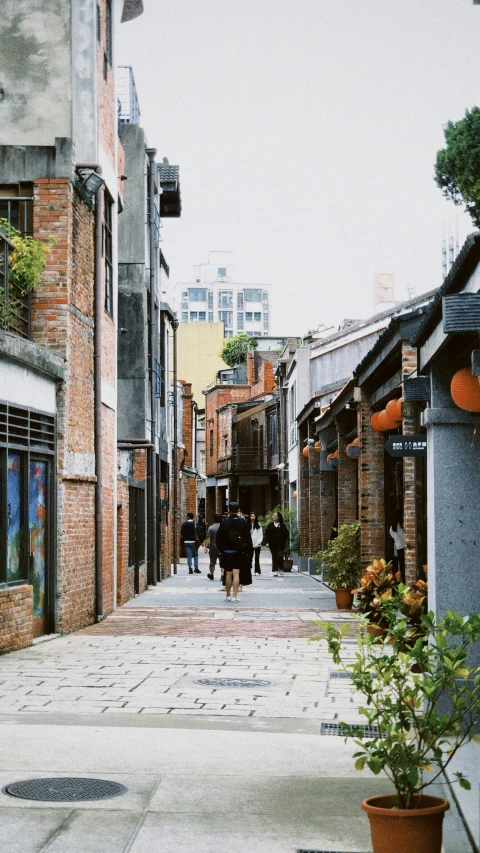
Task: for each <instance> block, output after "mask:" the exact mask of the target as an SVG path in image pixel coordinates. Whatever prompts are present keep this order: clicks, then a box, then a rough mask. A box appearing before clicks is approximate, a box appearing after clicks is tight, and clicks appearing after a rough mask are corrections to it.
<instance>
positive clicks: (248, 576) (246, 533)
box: [216, 501, 252, 601]
mask: <svg viewBox="0 0 480 853" xmlns="http://www.w3.org/2000/svg"><path fill="white" fill-rule="evenodd" d="M228 510H229V514H228V518H224V519H222V521H221V522H220V526H219V528H218V530H217V536H216V542H217V548H218V550H219V551H220V553H221V555H222V559H221V561H220V565H221V567H222V569H223V570H224V572H225V587H226V593H227V595H226V598H225V601H238V587H239V586H240V584H242V585H243V586H248V585H249V584H251V583H252V572H251V569H250V565H251V562H252V557H251V548H252V540H251V536H250V528H249V526H248V523H247V522H246V521H245V519H244V518H242V517H241V516H240V515H239V514H238V504H237V503H234V502H233V501H232V502H231V503H230V504H229V507H228ZM232 586H233V596H232V595H231V594H230V593H231V590H232Z"/></svg>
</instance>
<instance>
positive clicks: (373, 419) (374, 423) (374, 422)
mask: <svg viewBox="0 0 480 853" xmlns="http://www.w3.org/2000/svg"><path fill="white" fill-rule="evenodd" d="M379 415H380V412H374V414H373V415H372V417H371V418H370V423H371V425H372V427H373V429H376V430H379V429H380V427H379V425H378V417H379Z"/></svg>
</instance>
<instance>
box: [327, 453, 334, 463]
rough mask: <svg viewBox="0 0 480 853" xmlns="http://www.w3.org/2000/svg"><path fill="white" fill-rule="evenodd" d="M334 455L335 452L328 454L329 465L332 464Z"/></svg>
mask: <svg viewBox="0 0 480 853" xmlns="http://www.w3.org/2000/svg"><path fill="white" fill-rule="evenodd" d="M333 456H334V454H333V453H329V454H328V456H327V462H328V464H329V465H330V462H331V461H332V459H333Z"/></svg>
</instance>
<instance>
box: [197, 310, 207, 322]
mask: <svg viewBox="0 0 480 853" xmlns="http://www.w3.org/2000/svg"><path fill="white" fill-rule="evenodd" d="M206 321H207V312H206V311H199V312H198V322H199V323H206Z"/></svg>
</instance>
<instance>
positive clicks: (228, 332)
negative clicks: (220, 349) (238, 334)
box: [223, 329, 233, 338]
mask: <svg viewBox="0 0 480 853" xmlns="http://www.w3.org/2000/svg"><path fill="white" fill-rule="evenodd" d="M223 337H224V338H233V331H232V329H225V332H224V333H223Z"/></svg>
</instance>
